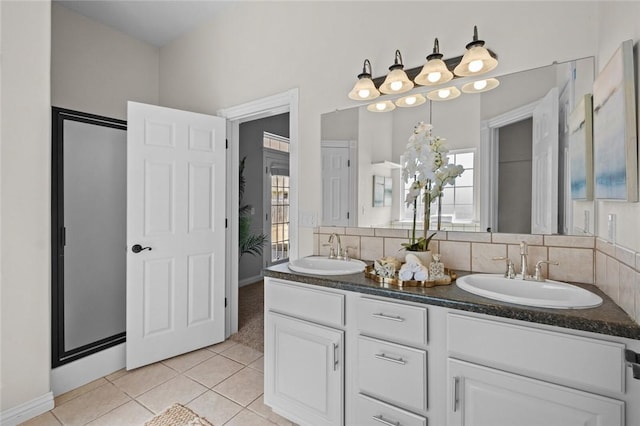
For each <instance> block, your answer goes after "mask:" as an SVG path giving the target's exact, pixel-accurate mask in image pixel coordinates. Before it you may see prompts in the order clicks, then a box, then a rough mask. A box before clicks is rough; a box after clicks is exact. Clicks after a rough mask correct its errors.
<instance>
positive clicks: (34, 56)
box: [0, 1, 52, 412]
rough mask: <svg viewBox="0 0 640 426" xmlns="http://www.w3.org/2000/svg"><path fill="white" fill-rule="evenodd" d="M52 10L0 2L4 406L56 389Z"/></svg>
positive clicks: (0, 394)
mask: <svg viewBox="0 0 640 426" xmlns="http://www.w3.org/2000/svg"><path fill="white" fill-rule="evenodd" d="M50 13H51V11H50V3H49V2H48V1H38V2H36V1H32V2H18V1H16V2H13V1H2V2H0V15H1V18H0V19H1V21H0V29H1V30H0V52H1V54H2V70H1V71H0V72H1V77H0V78H1V83H0V87H1V96H0V97H1V103H0V105H1V106H0V111H1V112H0V129H1V133H0V134H1V145H0V147H1V148H0V158H1V163H0V183H1V189H0V203H1V211H0V217H1V220H0V233H1V235H2V239H1V245H0V253H1V255H2V256H1V263H0V281H1V282H0V289H1V295H0V298H1V310H2V314H1V320H0V323H1V327H2V329H1V333H0V334H1V335H2V344H1V345H0V346H1V349H0V357H1V359H2V360H1V364H0V371H1V376H0V412H6V410H9V409H12V408H15V407H17V406H19V405H21V404H24V403H27V402H29V401H33V400H35V399H37V398H40V397H42V396H43V395H46V394H47V393H49V390H50V383H49V373H50V370H49V369H50V362H49V358H50V353H51V345H50V332H51V331H50V321H49V318H50V315H51V309H50V303H51V302H50V267H51V262H50V257H51V250H50V238H49V236H50V203H49V199H50V198H49V194H50V178H49V175H50V170H51V169H50V152H51V149H50V145H51V143H50V129H51V118H50V117H51V111H50V84H49V65H50V63H49V49H50V23H51V20H50ZM51 403H52V401H51Z"/></svg>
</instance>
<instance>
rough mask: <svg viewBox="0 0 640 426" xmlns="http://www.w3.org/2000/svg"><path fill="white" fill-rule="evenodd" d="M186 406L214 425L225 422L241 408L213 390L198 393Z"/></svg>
mask: <svg viewBox="0 0 640 426" xmlns="http://www.w3.org/2000/svg"><path fill="white" fill-rule="evenodd" d="M187 407H188V408H190V409H191V410H193V411H194V412H195V413H197V414H198V415H199V416H201V417H205V418H206V419H207V420H209V422H211V423H213V424H214V425H216V426H218V425H223V424H225V423H226V422H227V421H229V420H230V419H231V418H232V417H233V416H235V415H236V414H238V413H239V412H240V411H242V409H243V408H242V407H241V406H239V405H238V404H236V403H235V402H233V401H231V400H229V399H227V398H225V397H224V396H222V395H220V394H217V393H215V392H214V391H207V392H206V393H204V394H202V395H200V396H199V397H197V398H196V399H194V400H193V401H191V402H190V403H189V404H187Z"/></svg>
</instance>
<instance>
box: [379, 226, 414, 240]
mask: <svg viewBox="0 0 640 426" xmlns="http://www.w3.org/2000/svg"><path fill="white" fill-rule="evenodd" d="M409 232H411V231H409V230H408V229H383V228H376V229H375V235H376V237H384V238H404V239H409ZM418 235H420V236H421V235H422V231H419V232H418V231H416V237H417V236H418ZM405 242H406V241H405Z"/></svg>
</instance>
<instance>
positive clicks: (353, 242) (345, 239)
mask: <svg viewBox="0 0 640 426" xmlns="http://www.w3.org/2000/svg"><path fill="white" fill-rule="evenodd" d="M360 238H361V237H360V236H358V235H343V236H342V237H340V243H341V244H342V249H343V250H346V249H347V248H349V256H350V257H353V258H355V259H360Z"/></svg>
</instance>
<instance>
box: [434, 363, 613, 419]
mask: <svg viewBox="0 0 640 426" xmlns="http://www.w3.org/2000/svg"><path fill="white" fill-rule="evenodd" d="M448 370H449V373H448V377H449V398H448V413H449V414H448V416H447V417H448V421H447V424H448V425H465V426H502V425H505V426H510V425H518V426H540V425H545V426H578V425H580V426H585V425H589V426H622V425H623V424H624V420H623V419H624V402H622V401H617V400H614V399H611V398H606V397H603V396H599V395H595V394H590V393H586V392H581V391H578V390H575V389H571V388H567V387H563V386H558V385H554V384H550V383H546V382H542V381H539V380H534V379H529V378H527V377H524V376H518V375H515V374H510V373H505V372H503V371H500V370H494V369H491V368H487V367H482V366H479V365H476V364H470V363H467V362H462V361H457V360H453V359H449V361H448Z"/></svg>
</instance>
